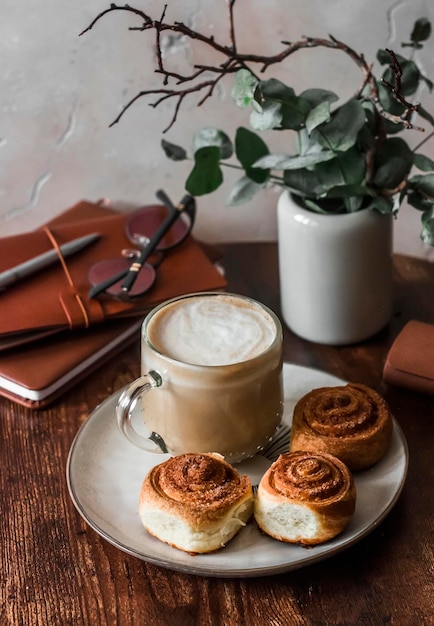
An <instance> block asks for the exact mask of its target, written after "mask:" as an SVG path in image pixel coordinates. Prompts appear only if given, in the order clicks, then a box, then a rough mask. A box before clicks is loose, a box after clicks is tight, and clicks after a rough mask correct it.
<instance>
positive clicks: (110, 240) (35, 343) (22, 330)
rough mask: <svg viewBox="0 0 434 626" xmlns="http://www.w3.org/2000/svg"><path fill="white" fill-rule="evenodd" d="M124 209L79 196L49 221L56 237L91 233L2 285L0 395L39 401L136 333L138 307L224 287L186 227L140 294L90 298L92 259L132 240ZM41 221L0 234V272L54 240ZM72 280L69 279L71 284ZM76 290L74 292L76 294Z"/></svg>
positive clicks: (112, 254)
mask: <svg viewBox="0 0 434 626" xmlns="http://www.w3.org/2000/svg"><path fill="white" fill-rule="evenodd" d="M128 217H129V214H125V213H119V212H116V211H114V210H113V209H111V208H108V207H107V206H104V205H101V204H95V203H91V202H86V201H82V202H79V203H78V204H77V205H75V206H74V207H72V208H70V209H68V210H67V211H65V212H64V213H63V214H62V215H60V216H59V217H57V218H56V219H54V220H52V221H51V222H49V223H48V224H47V225H46V226H48V227H49V229H50V232H51V233H52V235H53V237H54V239H55V241H56V242H57V244H59V245H62V244H63V243H67V242H68V241H72V240H74V239H77V238H78V237H82V236H84V235H87V234H91V233H95V232H96V233H99V234H100V237H99V239H98V240H97V241H95V242H94V243H92V244H91V245H89V246H87V247H86V248H84V249H83V250H81V251H80V252H78V253H76V254H74V255H72V256H71V257H68V258H67V260H66V263H67V269H68V274H69V279H68V276H67V274H65V271H64V269H63V268H62V265H61V263H60V261H59V262H56V263H55V264H53V265H51V266H50V267H48V268H45V269H44V270H42V271H40V272H38V273H36V274H34V275H33V276H30V277H28V278H26V279H23V280H22V281H20V282H18V283H16V284H15V285H11V286H10V287H8V288H7V289H5V290H4V291H1V292H0V395H3V396H5V397H7V398H9V399H11V400H13V401H15V402H18V403H20V404H23V405H25V406H29V407H32V408H39V407H43V406H45V405H47V404H48V403H49V402H51V401H53V400H54V399H55V398H56V397H58V396H59V395H60V394H61V393H62V392H63V391H64V390H65V389H67V388H68V387H70V386H72V385H73V384H75V383H76V382H78V381H79V380H80V379H82V378H83V377H84V376H87V375H89V373H90V372H92V371H94V369H95V368H96V367H97V366H98V365H100V364H101V363H102V362H103V360H104V359H107V358H109V357H110V356H112V355H113V354H115V353H116V351H117V350H121V349H123V348H124V347H125V345H126V344H127V343H128V342H132V341H138V339H139V329H140V326H141V322H142V320H143V317H144V315H145V314H146V313H147V312H148V311H149V310H150V309H151V308H153V307H154V306H155V305H156V304H158V303H160V302H163V301H164V300H167V299H169V298H172V297H175V296H178V295H181V294H183V293H192V292H195V291H208V290H219V289H223V288H224V287H225V285H226V283H225V279H224V277H223V276H222V274H221V273H220V272H219V271H218V269H217V268H216V267H215V265H214V263H213V261H212V260H211V259H210V258H209V256H208V255H207V254H205V252H204V250H203V247H202V246H201V245H199V243H198V242H197V241H196V240H195V239H194V237H192V236H191V235H190V236H189V237H188V238H187V239H186V240H185V241H184V242H183V243H182V244H181V245H180V246H178V247H177V248H174V249H173V250H171V251H170V252H168V253H166V254H165V256H164V261H163V262H162V263H161V264H160V265H159V267H158V270H157V280H156V282H155V284H154V285H153V287H152V288H151V290H150V291H149V292H148V293H147V294H145V295H144V296H143V297H141V298H137V299H134V300H133V301H131V302H123V301H120V300H117V299H115V298H111V297H109V296H106V295H105V294H102V295H101V296H99V297H98V298H89V296H88V292H89V289H90V287H91V285H90V283H89V280H88V272H89V269H90V267H91V266H92V265H93V264H95V263H97V262H98V261H101V260H106V259H110V258H118V257H120V254H121V250H122V249H124V248H130V247H131V242H130V241H129V240H128V239H127V237H126V235H125V221H126V219H128ZM52 245H53V244H52V243H51V241H50V238H49V237H48V236H47V233H46V232H45V231H44V229H43V228H40V229H38V230H35V231H32V232H30V233H24V234H22V235H15V236H12V237H7V238H3V239H0V272H2V271H5V270H7V269H9V268H12V267H15V266H16V265H18V264H20V263H23V262H24V261H27V260H29V259H32V258H34V257H35V256H37V255H39V254H42V253H43V252H46V251H48V250H50V249H51V248H52ZM71 280H72V284H71ZM77 296H79V297H78V298H77Z"/></svg>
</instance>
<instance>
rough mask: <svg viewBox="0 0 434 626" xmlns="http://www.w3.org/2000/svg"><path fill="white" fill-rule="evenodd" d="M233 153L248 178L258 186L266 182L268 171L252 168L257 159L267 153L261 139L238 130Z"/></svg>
mask: <svg viewBox="0 0 434 626" xmlns="http://www.w3.org/2000/svg"><path fill="white" fill-rule="evenodd" d="M235 153H236V155H237V158H238V160H239V162H240V163H241V165H242V166H243V168H244V170H245V172H246V175H247V176H248V178H250V179H251V180H253V181H254V182H256V183H260V184H261V183H264V182H265V181H266V180H267V178H268V176H269V172H268V170H267V169H262V168H258V167H256V166H254V164H255V162H256V161H257V160H258V159H260V158H261V157H263V156H265V155H268V153H269V150H268V148H267V145H266V144H265V142H264V141H263V140H262V139H261V137H259V136H258V135H257V134H256V133H253V132H252V131H251V130H248V129H247V128H242V127H241V128H238V129H237V132H236V135H235Z"/></svg>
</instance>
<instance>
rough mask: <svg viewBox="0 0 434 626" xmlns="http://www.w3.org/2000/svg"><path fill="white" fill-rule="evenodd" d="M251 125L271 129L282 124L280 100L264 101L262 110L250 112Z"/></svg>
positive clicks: (257, 128) (256, 127)
mask: <svg viewBox="0 0 434 626" xmlns="http://www.w3.org/2000/svg"><path fill="white" fill-rule="evenodd" d="M249 121H250V126H251V127H252V128H254V129H255V130H271V129H273V128H279V127H280V126H281V124H282V112H281V106H280V104H279V103H278V102H264V103H263V104H262V107H261V109H260V110H256V109H255V110H253V111H252V112H251V114H250V120H249Z"/></svg>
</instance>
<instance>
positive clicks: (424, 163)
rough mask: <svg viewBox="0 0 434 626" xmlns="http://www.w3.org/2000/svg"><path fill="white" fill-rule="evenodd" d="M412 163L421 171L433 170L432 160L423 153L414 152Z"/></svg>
mask: <svg viewBox="0 0 434 626" xmlns="http://www.w3.org/2000/svg"><path fill="white" fill-rule="evenodd" d="M413 163H414V165H415V166H416V167H417V168H418V169H419V170H422V172H431V171H432V170H434V160H433V159H430V158H429V157H427V156H426V155H425V154H414V155H413Z"/></svg>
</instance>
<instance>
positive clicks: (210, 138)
mask: <svg viewBox="0 0 434 626" xmlns="http://www.w3.org/2000/svg"><path fill="white" fill-rule="evenodd" d="M206 146H215V147H217V148H218V149H219V151H220V158H221V159H229V158H230V157H231V156H232V154H233V151H234V149H233V145H232V141H231V140H230V138H229V137H228V135H226V133H224V132H223V131H221V130H219V129H218V128H202V129H201V130H200V131H199V132H197V133H195V135H194V137H193V152H197V150H200V149H201V148H204V147H206Z"/></svg>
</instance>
